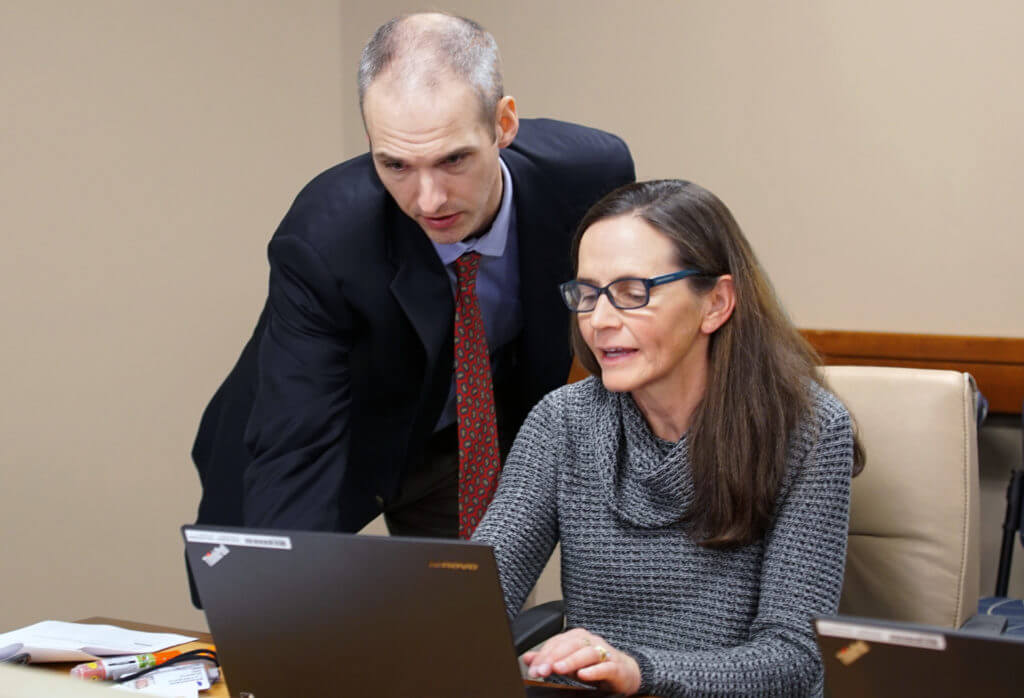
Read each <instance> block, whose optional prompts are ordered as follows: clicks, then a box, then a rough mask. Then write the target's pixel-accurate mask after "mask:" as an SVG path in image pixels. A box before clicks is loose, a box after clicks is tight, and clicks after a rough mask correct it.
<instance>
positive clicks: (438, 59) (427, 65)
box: [359, 13, 505, 121]
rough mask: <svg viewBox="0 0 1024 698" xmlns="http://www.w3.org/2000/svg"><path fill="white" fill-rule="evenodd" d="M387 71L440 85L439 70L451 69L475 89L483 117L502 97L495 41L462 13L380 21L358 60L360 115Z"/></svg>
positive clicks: (491, 113) (491, 114) (487, 117)
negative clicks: (376, 82) (369, 91)
mask: <svg viewBox="0 0 1024 698" xmlns="http://www.w3.org/2000/svg"><path fill="white" fill-rule="evenodd" d="M388 69H394V70H395V71H396V75H397V76H398V77H399V78H404V79H407V80H410V81H413V82H415V83H419V84H423V85H426V86H428V87H435V86H437V85H438V84H439V80H438V79H437V73H438V72H442V71H443V70H444V69H447V70H449V71H451V73H452V74H453V75H454V76H455V77H457V78H460V79H462V80H465V81H466V82H467V83H468V84H469V85H470V87H472V88H473V90H474V91H475V92H476V93H477V96H478V97H479V98H480V108H481V111H482V114H483V117H484V120H485V121H490V120H491V119H492V118H494V113H495V110H496V108H497V106H498V102H500V101H501V98H502V97H504V96H505V92H504V86H503V85H502V79H501V54H499V53H498V43H497V42H496V41H495V40H494V37H493V36H491V34H490V32H488V31H487V30H486V29H484V28H483V27H482V26H480V25H479V24H477V23H476V22H474V21H473V20H471V19H466V18H465V17H456V16H454V15H448V14H444V13H429V14H412V15H402V16H400V17H395V18H394V19H392V20H390V21H389V22H387V23H386V24H383V25H381V26H380V27H379V28H378V29H377V31H376V32H374V34H373V36H372V37H370V40H369V41H368V42H367V43H366V46H365V47H364V48H363V54H362V56H361V57H360V59H359V111H360V113H362V111H363V101H364V99H365V98H366V90H367V89H369V87H370V85H371V84H372V83H373V81H374V80H376V79H377V77H378V76H379V75H380V74H381V73H383V72H384V71H386V70H388ZM364 118H365V117H364Z"/></svg>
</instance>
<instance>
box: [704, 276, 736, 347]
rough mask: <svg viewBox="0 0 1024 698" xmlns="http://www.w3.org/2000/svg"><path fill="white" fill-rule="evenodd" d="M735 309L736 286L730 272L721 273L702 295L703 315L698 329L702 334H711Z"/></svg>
mask: <svg viewBox="0 0 1024 698" xmlns="http://www.w3.org/2000/svg"><path fill="white" fill-rule="evenodd" d="M735 309H736V286H735V284H734V283H733V281H732V274H723V275H722V276H719V277H718V280H717V281H716V282H715V285H714V287H713V288H712V289H711V290H710V291H708V292H707V293H706V294H705V295H704V317H703V319H702V320H701V323H700V330H701V332H703V333H704V334H712V333H713V332H715V331H716V330H718V328H719V327H721V326H722V325H724V324H725V321H726V320H728V319H729V318H730V317H732V311H733V310H735Z"/></svg>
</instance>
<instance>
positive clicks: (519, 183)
mask: <svg viewBox="0 0 1024 698" xmlns="http://www.w3.org/2000/svg"><path fill="white" fill-rule="evenodd" d="M359 96H360V104H361V107H362V114H363V120H364V124H365V126H366V133H367V136H368V139H369V145H370V152H369V153H367V154H365V155H362V156H360V157H357V158H354V159H352V160H349V161H347V162H344V163H342V164H340V165H337V166H336V167H334V168H332V169H330V170H328V171H326V172H324V173H323V174H321V175H320V176H318V177H317V178H315V179H314V180H313V181H312V182H310V183H309V184H308V185H307V186H306V187H305V188H304V189H303V190H302V192H301V193H300V194H299V195H298V197H297V198H296V200H295V202H294V204H293V205H292V208H291V209H290V210H289V211H288V213H287V214H286V216H285V218H284V220H283V221H282V222H281V224H280V227H279V228H278V229H277V232H276V233H275V234H274V237H273V239H272V240H271V242H270V246H269V252H268V255H269V260H270V285H269V296H268V299H267V303H266V306H265V307H264V310H263V313H262V315H261V316H260V320H259V323H258V324H257V327H256V330H255V332H254V334H253V336H252V338H251V339H250V341H249V343H248V344H247V345H246V347H245V349H244V351H243V352H242V355H241V357H240V358H239V360H238V363H237V364H236V366H235V367H234V369H233V370H232V372H231V374H230V375H229V376H228V378H227V380H226V381H225V382H224V384H223V385H222V386H221V387H220V389H219V390H218V391H217V393H216V395H214V397H213V400H212V401H211V402H210V404H209V406H208V407H207V408H206V411H205V412H204V414H203V418H202V422H201V424H200V428H199V433H198V435H197V437H196V442H195V446H194V449H193V458H194V460H195V463H196V467H197V469H198V471H199V475H200V479H201V480H202V483H203V498H202V501H201V502H200V505H199V517H198V520H199V522H200V523H209V524H235V525H237V524H244V525H247V526H262V527H277V528H293V529H312V530H335V531H357V530H359V529H360V528H362V527H363V526H364V525H366V524H367V523H368V522H369V521H371V520H372V519H373V518H375V517H376V516H377V515H378V514H380V513H382V512H383V513H384V515H385V519H386V521H387V524H388V527H389V529H390V530H391V532H392V533H394V534H400V535H431V536H456V535H461V536H464V537H468V536H469V534H470V533H472V530H473V528H475V526H476V523H477V522H478V521H479V518H480V516H481V515H482V514H483V511H484V509H485V508H486V506H487V503H488V502H489V501H490V496H491V494H492V493H493V489H494V486H495V484H496V481H497V477H498V471H499V468H500V455H501V454H502V453H504V452H505V451H507V448H508V446H509V445H510V443H511V439H512V438H513V437H514V436H515V433H516V431H517V429H518V428H519V426H520V424H521V423H522V421H523V419H524V418H525V416H526V414H527V412H528V411H529V409H530V408H531V407H532V406H533V404H534V403H535V402H536V401H537V400H538V399H540V397H542V396H543V395H544V394H545V393H547V392H548V391H550V390H552V389H554V388H556V387H557V386H559V385H561V384H563V383H564V382H565V380H566V376H567V374H568V370H569V363H570V353H569V349H568V341H567V340H568V331H567V327H568V322H567V316H566V313H565V310H564V306H563V305H562V303H561V302H560V301H559V298H558V288H557V287H558V283H559V282H561V281H565V280H566V279H568V278H569V274H570V267H569V252H568V249H569V240H570V238H571V234H572V231H573V229H574V227H575V225H576V223H577V222H578V220H579V219H580V217H581V216H582V214H583V212H584V211H585V210H586V209H587V208H588V207H589V206H590V205H591V204H593V203H594V202H595V201H596V200H597V199H598V198H600V197H601V196H602V195H604V194H605V193H607V192H608V191H610V190H611V189H613V188H615V187H617V186H619V185H621V184H625V183H627V182H630V181H632V180H633V178H634V175H633V163H632V160H631V158H630V155H629V151H628V149H627V148H626V146H625V144H624V143H623V142H622V141H621V140H619V139H618V138H616V137H614V136H611V135H609V134H606V133H602V132H600V131H595V130H593V129H588V128H584V127H580V126H575V125H572V124H566V123H561V122H556V121H550V120H522V121H520V120H519V118H518V115H517V113H516V103H515V100H514V99H513V98H512V97H510V96H507V95H505V94H504V92H503V89H502V80H501V66H500V58H499V55H498V50H497V46H496V44H495V42H494V39H493V37H492V36H491V35H490V34H489V33H487V32H485V31H484V30H483V29H482V28H481V27H480V26H479V25H477V24H476V23H474V22H471V21H469V20H466V19H461V18H456V17H451V16H448V15H442V14H433V13H431V14H416V15H410V16H407V17H401V18H398V19H395V20H392V21H390V22H388V23H387V24H385V25H383V26H382V27H381V28H380V29H378V30H377V32H376V33H375V34H374V36H373V37H372V38H371V40H370V42H369V43H368V44H367V46H366V47H365V49H364V51H363V56H362V61H361V63H360V67H359Z"/></svg>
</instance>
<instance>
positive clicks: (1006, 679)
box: [814, 616, 1024, 698]
mask: <svg viewBox="0 0 1024 698" xmlns="http://www.w3.org/2000/svg"><path fill="white" fill-rule="evenodd" d="M814 625H815V630H816V631H817V634H818V646H819V647H820V648H821V656H822V660H823V661H824V663H825V695H826V696H827V697H829V698H863V697H864V696H872V697H874V698H890V697H891V698H897V697H898V698H906V696H928V698H947V697H948V698H954V697H956V698H964V697H966V696H984V697H985V698H1001V697H1002V696H1021V695H1024V638H1021V637H1012V636H1005V635H993V634H979V633H975V632H971V631H967V630H951V629H949V628H939V627H935V626H929V625H914V624H909V623H893V622H889V621H883V620H869V619H866V618H856V617H853V616H831V617H819V618H815V619H814Z"/></svg>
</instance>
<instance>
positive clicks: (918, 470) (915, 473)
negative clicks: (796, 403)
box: [823, 366, 981, 627]
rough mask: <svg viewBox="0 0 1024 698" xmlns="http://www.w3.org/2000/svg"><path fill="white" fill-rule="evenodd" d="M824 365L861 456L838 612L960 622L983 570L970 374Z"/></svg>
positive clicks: (967, 614) (973, 600) (969, 611)
mask: <svg viewBox="0 0 1024 698" xmlns="http://www.w3.org/2000/svg"><path fill="white" fill-rule="evenodd" d="M823 373H824V376H825V379H826V381H827V382H828V384H829V386H830V388H831V389H832V390H833V392H835V394H836V395H838V396H839V398H840V399H841V400H842V401H843V403H844V404H845V405H846V407H847V409H849V411H850V413H851V414H852V415H853V418H854V420H855V422H856V425H857V429H858V434H859V435H860V438H861V441H862V443H863V446H864V450H865V453H866V454H867V464H866V466H865V469H864V472H863V473H861V475H860V476H858V477H856V478H854V480H853V492H852V501H851V506H850V540H849V547H848V550H847V554H846V578H845V581H844V585H843V594H842V598H841V600H840V604H839V611H840V613H845V614H850V615H857V616H868V617H871V618H887V619H892V620H901V621H910V622H915V623H928V624H931V625H941V626H947V627H959V626H960V625H961V624H963V622H964V621H965V620H966V619H967V618H968V617H970V616H971V615H972V614H973V613H974V612H975V610H976V608H977V604H978V594H979V584H980V575H981V568H980V538H979V528H980V521H979V513H978V439H977V422H976V417H975V396H976V390H975V387H974V381H973V380H972V379H971V377H970V376H969V375H967V374H965V373H958V372H956V371H934V370H923V369H910V368H889V367H877V366H828V367H825V368H824V369H823Z"/></svg>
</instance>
